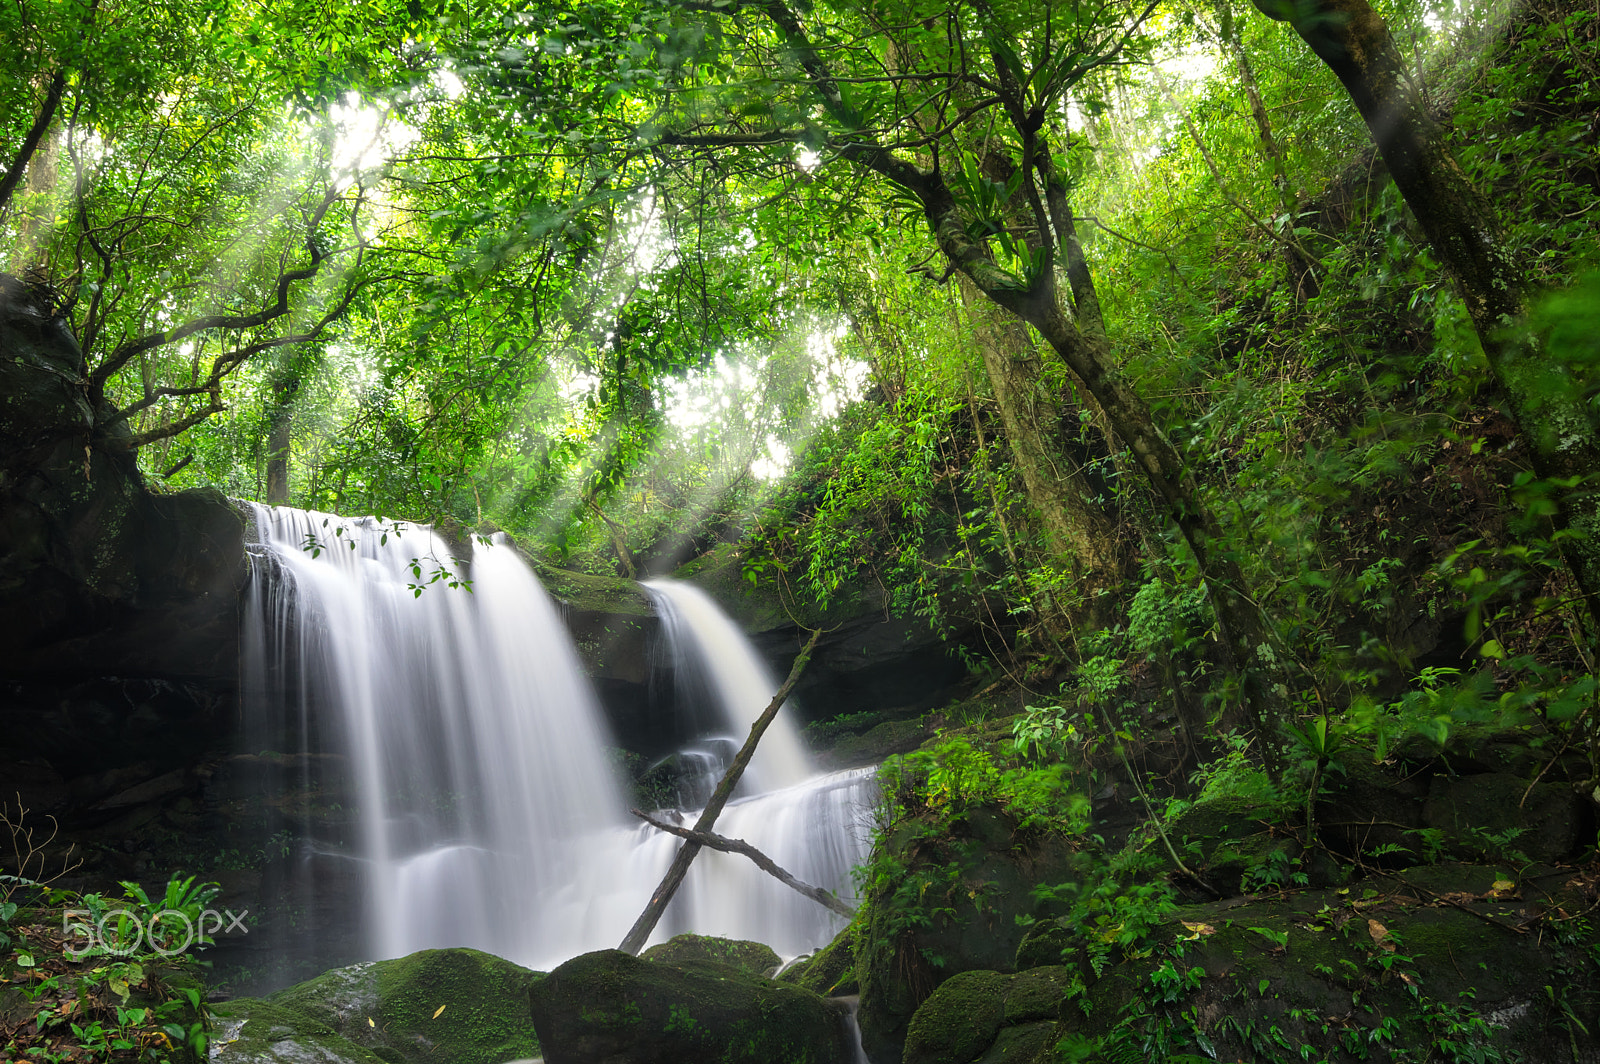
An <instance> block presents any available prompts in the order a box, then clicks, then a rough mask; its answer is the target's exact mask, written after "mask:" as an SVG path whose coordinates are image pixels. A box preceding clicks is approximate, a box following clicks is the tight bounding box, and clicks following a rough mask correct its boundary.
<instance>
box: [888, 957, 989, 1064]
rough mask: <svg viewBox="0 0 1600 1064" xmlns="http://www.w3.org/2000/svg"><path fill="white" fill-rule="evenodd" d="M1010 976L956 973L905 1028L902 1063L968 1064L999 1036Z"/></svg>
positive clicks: (923, 1004)
mask: <svg viewBox="0 0 1600 1064" xmlns="http://www.w3.org/2000/svg"><path fill="white" fill-rule="evenodd" d="M1013 978H1014V977H1013V976H1010V975H1005V974H1004V973H1001V972H986V971H972V972H960V973H958V974H956V975H953V976H951V977H950V978H949V979H947V980H945V981H944V982H943V983H941V984H939V987H938V989H936V990H935V991H934V992H933V993H932V994H930V995H929V996H928V1000H926V1001H924V1002H923V1003H922V1005H921V1006H920V1007H918V1009H917V1011H916V1014H915V1015H914V1016H912V1017H911V1024H910V1026H909V1027H908V1028H907V1029H906V1044H905V1057H904V1060H905V1064H967V1062H968V1061H970V1060H973V1059H974V1058H976V1057H977V1056H978V1055H979V1054H980V1053H982V1052H983V1051H984V1049H986V1048H987V1047H988V1046H989V1044H990V1043H991V1042H993V1041H994V1039H995V1035H997V1034H999V1033H1000V1028H1001V1026H1002V1025H1003V1024H1004V1023H1005V1018H1006V994H1007V991H1009V990H1010V988H1011V982H1012V979H1013Z"/></svg>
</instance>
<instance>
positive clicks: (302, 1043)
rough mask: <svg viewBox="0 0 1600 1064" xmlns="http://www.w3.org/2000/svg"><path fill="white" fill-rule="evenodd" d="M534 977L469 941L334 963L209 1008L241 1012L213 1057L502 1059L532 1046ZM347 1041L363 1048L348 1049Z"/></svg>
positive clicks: (397, 1062) (431, 1063)
mask: <svg viewBox="0 0 1600 1064" xmlns="http://www.w3.org/2000/svg"><path fill="white" fill-rule="evenodd" d="M539 978H540V975H539V973H537V972H531V971H529V970H528V969H526V968H522V967H519V966H518V965H515V964H512V963H511V962H510V961H507V960H502V959H501V958H499V957H495V956H492V955H490V954H488V953H481V952H479V951H478V950H472V949H438V950H423V951H422V952H420V953H413V954H411V955H410V956H409V957H401V958H400V959H398V960H392V961H369V962H366V963H364V964H356V965H351V966H350V967H348V968H335V969H333V970H332V971H328V972H324V973H323V974H322V975H319V976H317V977H316V978H315V979H309V980H307V981H306V982H304V983H298V984H296V985H294V986H291V987H288V988H287V989H284V990H280V991H278V992H276V993H274V994H270V995H268V996H267V997H266V998H265V999H261V1000H251V999H241V1000H238V1001H231V1002H227V1003H226V1004H225V1005H223V1006H221V1007H219V1008H218V1010H217V1011H218V1015H219V1016H225V1017H226V1018H227V1019H229V1020H242V1021H244V1022H243V1025H242V1027H240V1028H239V1030H238V1031H237V1032H236V1033H235V1039H236V1041H235V1042H234V1043H233V1044H231V1045H230V1046H229V1047H228V1050H227V1053H228V1055H227V1056H226V1057H224V1058H222V1059H225V1060H240V1061H257V1060H259V1061H278V1060H284V1061H289V1060H296V1061H298V1060H301V1059H304V1060H308V1061H323V1060H326V1061H329V1062H332V1061H338V1060H345V1059H350V1060H352V1061H361V1062H366V1061H369V1060H373V1059H379V1060H384V1061H388V1062H389V1064H504V1062H505V1061H508V1060H513V1059H516V1058H522V1057H533V1056H537V1055H538V1053H539V1043H538V1039H537V1037H536V1036H535V1034H534V1029H533V1024H532V1022H531V1021H530V1020H529V1018H528V1014H527V996H528V988H529V987H530V986H531V985H532V984H533V983H534V982H535V981H537V980H538V979H539ZM351 1046H353V1047H355V1048H356V1049H359V1050H360V1053H361V1054H364V1055H357V1056H348V1054H349V1052H350V1049H349V1047H351ZM296 1053H301V1054H305V1055H303V1056H296V1055H295V1054H296ZM318 1054H321V1055H320V1056H319V1055H318Z"/></svg>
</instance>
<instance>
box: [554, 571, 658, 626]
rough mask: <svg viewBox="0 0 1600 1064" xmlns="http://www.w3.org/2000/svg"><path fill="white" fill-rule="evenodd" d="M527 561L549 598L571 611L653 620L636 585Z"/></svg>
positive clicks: (647, 601) (647, 600)
mask: <svg viewBox="0 0 1600 1064" xmlns="http://www.w3.org/2000/svg"><path fill="white" fill-rule="evenodd" d="M529 561H530V562H531V563H532V566H533V569H534V572H535V573H537V574H538V576H539V582H540V583H541V584H543V585H544V589H545V590H546V591H548V592H549V593H550V597H551V598H555V599H560V600H561V601H562V602H564V603H566V604H567V606H568V607H569V608H571V609H574V610H580V611H586V612H590V613H605V614H612V615H620V616H624V617H640V618H643V617H654V616H655V612H656V611H655V607H654V606H653V605H651V603H650V596H649V594H648V593H646V592H645V590H644V589H643V588H642V587H640V586H639V584H638V582H637V581H634V580H625V579H623V578H622V577H618V576H602V575H600V574H597V573H579V572H574V571H573V570H571V569H560V568H557V567H556V566H553V565H550V564H549V563H548V562H545V561H543V560H542V559H539V558H533V557H529Z"/></svg>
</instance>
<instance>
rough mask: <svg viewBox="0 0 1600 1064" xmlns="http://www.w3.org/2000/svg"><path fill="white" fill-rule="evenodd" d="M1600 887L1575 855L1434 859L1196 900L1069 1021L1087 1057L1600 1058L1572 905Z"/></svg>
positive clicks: (1595, 980)
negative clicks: (1577, 867)
mask: <svg viewBox="0 0 1600 1064" xmlns="http://www.w3.org/2000/svg"><path fill="white" fill-rule="evenodd" d="M1590 895H1592V888H1590V887H1589V886H1588V884H1587V880H1586V879H1585V877H1582V876H1576V877H1575V876H1574V874H1573V873H1571V872H1557V871H1555V870H1550V871H1549V874H1548V875H1528V876H1524V877H1521V878H1518V877H1516V876H1513V875H1511V873H1510V872H1509V871H1508V870H1506V869H1504V868H1496V867H1493V866H1483V867H1472V866H1460V865H1457V866H1446V865H1433V866H1426V867H1424V868H1419V869H1407V870H1404V871H1401V872H1399V873H1397V874H1394V875H1384V876H1375V877H1372V878H1370V879H1368V880H1365V881H1364V882H1363V884H1362V886H1361V887H1360V888H1359V889H1358V888H1350V889H1342V890H1308V891H1301V892H1294V893H1288V894H1281V895H1274V896H1262V897H1260V898H1255V899H1250V900H1249V901H1246V902H1242V903H1241V902H1240V901H1238V900H1237V899H1230V900H1226V901H1221V902H1212V903H1206V904H1201V905H1193V906H1184V907H1181V908H1179V909H1178V910H1177V911H1176V912H1174V913H1173V914H1172V916H1171V919H1170V920H1169V921H1168V922H1167V923H1166V924H1165V926H1164V927H1163V928H1162V929H1161V930H1160V931H1158V932H1157V933H1156V934H1154V935H1152V936H1151V938H1150V939H1149V940H1148V941H1147V942H1146V943H1145V947H1146V948H1145V949H1143V950H1141V951H1139V953H1138V955H1136V956H1130V957H1129V959H1127V960H1125V961H1123V962H1121V963H1118V964H1113V965H1111V966H1110V967H1108V968H1106V969H1105V970H1104V972H1103V974H1102V975H1101V976H1100V977H1099V978H1098V980H1091V981H1090V983H1089V984H1088V986H1087V987H1086V988H1084V989H1083V990H1082V991H1081V992H1076V993H1074V994H1073V995H1071V996H1070V998H1069V1001H1068V1003H1067V1004H1065V1006H1064V1007H1063V1011H1062V1013H1061V1016H1062V1018H1061V1020H1060V1022H1059V1024H1058V1026H1057V1035H1058V1037H1059V1038H1060V1039H1061V1040H1064V1041H1065V1042H1066V1043H1067V1045H1068V1047H1069V1049H1070V1053H1069V1055H1068V1056H1067V1059H1080V1060H1102V1059H1121V1058H1122V1057H1123V1056H1127V1055H1129V1054H1132V1055H1137V1054H1138V1053H1140V1052H1142V1051H1148V1047H1150V1046H1152V1045H1157V1046H1164V1047H1166V1051H1167V1052H1168V1053H1172V1054H1177V1053H1187V1054H1194V1055H1199V1056H1204V1057H1210V1058H1213V1059H1218V1060H1264V1061H1279V1060H1282V1061H1290V1060H1296V1061H1297V1060H1330V1061H1347V1060H1349V1061H1353V1060H1369V1061H1390V1060H1395V1061H1398V1060H1423V1059H1448V1060H1481V1061H1490V1060H1504V1061H1513V1060H1524V1061H1535V1060H1538V1061H1545V1060H1591V1059H1600V1043H1597V1040H1596V1034H1597V1033H1600V970H1597V969H1596V967H1595V965H1594V963H1593V960H1592V956H1593V954H1592V951H1593V950H1594V949H1595V948H1596V947H1597V946H1600V938H1597V936H1596V934H1595V932H1594V931H1593V929H1592V928H1591V927H1589V925H1588V924H1587V923H1585V922H1583V921H1581V920H1573V919H1570V918H1565V917H1562V916H1558V915H1557V914H1560V913H1564V912H1572V913H1578V912H1581V911H1582V906H1585V905H1587V904H1591V903H1592V897H1591V896H1590ZM1541 914H1545V915H1544V917H1543V919H1541ZM1070 1054H1077V1055H1076V1056H1072V1055H1070Z"/></svg>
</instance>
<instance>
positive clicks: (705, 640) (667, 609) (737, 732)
mask: <svg viewBox="0 0 1600 1064" xmlns="http://www.w3.org/2000/svg"><path fill="white" fill-rule="evenodd" d="M643 586H644V589H645V590H646V591H648V592H649V593H650V598H651V600H652V601H653V602H654V603H655V606H656V611H657V613H659V614H660V616H661V628H662V633H663V635H665V636H666V644H667V649H668V651H669V652H670V655H671V658H672V673H673V677H674V682H675V683H676V684H677V686H678V702H679V704H680V705H687V706H689V707H692V711H693V712H695V713H696V716H697V717H698V718H699V719H698V720H697V723H698V724H700V726H701V728H705V727H707V726H709V728H710V729H712V730H713V734H714V735H716V736H723V735H725V736H726V737H727V738H728V739H729V740H731V742H729V743H727V744H721V745H722V748H723V752H726V753H727V754H728V755H729V756H731V754H732V753H734V752H737V751H738V749H739V746H740V744H742V743H743V742H744V739H745V734H746V733H747V732H748V731H749V730H750V725H751V724H753V723H755V719H756V718H757V717H759V716H760V715H761V711H762V710H764V709H766V708H767V704H768V703H769V702H771V701H772V696H773V694H775V693H776V692H777V690H778V685H777V683H776V682H775V681H774V680H773V678H772V675H771V674H770V673H769V672H768V671H767V667H766V665H765V664H764V663H763V662H762V661H761V659H760V657H758V656H757V655H756V652H755V648H754V647H752V646H751V645H750V641H749V640H748V639H746V638H745V635H744V633H743V632H741V631H740V630H739V626H738V625H736V624H734V623H733V619H732V618H730V617H729V616H728V615H727V614H726V613H723V612H722V610H721V609H720V608H719V607H718V606H717V604H716V603H715V602H713V601H711V597H710V596H709V595H707V594H706V593H705V592H704V591H701V590H700V589H699V588H697V587H694V586H692V585H690V584H683V583H679V582H678V581H676V580H646V581H645V582H644V585H643ZM708 704H709V705H708ZM705 708H709V709H710V710H712V712H711V713H709V714H708V713H705V712H704V709H705ZM708 718H709V719H708ZM701 728H697V729H696V730H697V731H699V730H701ZM720 760H721V758H716V759H715V760H714V762H713V766H714V769H715V775H716V776H718V777H720V776H721V775H722V767H723V766H722V765H718V764H715V761H720ZM811 775H812V768H811V759H810V758H809V757H808V756H807V755H806V748H805V744H804V743H802V742H801V741H800V732H799V730H798V729H797V728H795V726H794V719H793V715H792V714H791V713H790V712H788V711H780V712H779V714H778V716H777V717H776V718H775V719H774V720H773V722H772V725H771V727H769V728H768V729H767V731H766V734H765V735H763V736H762V737H761V745H760V746H758V747H757V748H756V756H755V757H754V758H752V759H751V762H750V765H749V767H748V768H747V769H745V775H744V779H743V780H742V781H741V782H742V786H741V787H740V791H739V793H740V794H760V793H765V792H767V791H774V790H778V789H780V788H783V787H792V786H795V785H796V784H799V783H801V782H803V781H804V780H805V779H807V778H808V777H809V776H811Z"/></svg>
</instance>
